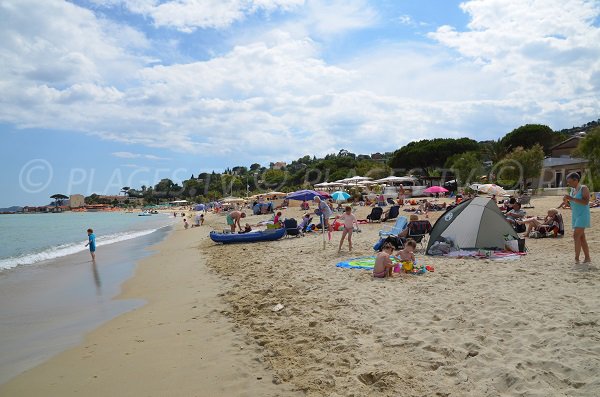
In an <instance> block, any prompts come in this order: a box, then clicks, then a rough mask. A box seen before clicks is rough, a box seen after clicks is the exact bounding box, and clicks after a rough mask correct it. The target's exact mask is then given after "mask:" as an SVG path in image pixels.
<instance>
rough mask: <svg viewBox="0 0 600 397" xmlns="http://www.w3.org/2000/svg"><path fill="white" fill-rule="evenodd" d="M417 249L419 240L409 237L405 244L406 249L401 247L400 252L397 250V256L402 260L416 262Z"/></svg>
mask: <svg viewBox="0 0 600 397" xmlns="http://www.w3.org/2000/svg"><path fill="white" fill-rule="evenodd" d="M415 249H417V242H416V241H415V240H413V239H412V238H409V239H407V240H406V243H405V244H404V249H401V250H399V251H398V252H396V257H397V258H398V259H400V260H401V261H402V262H412V263H415V262H416V259H415Z"/></svg>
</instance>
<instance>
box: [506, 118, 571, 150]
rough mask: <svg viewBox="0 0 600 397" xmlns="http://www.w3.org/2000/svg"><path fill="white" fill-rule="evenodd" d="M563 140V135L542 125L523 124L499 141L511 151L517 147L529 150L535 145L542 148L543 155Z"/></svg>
mask: <svg viewBox="0 0 600 397" xmlns="http://www.w3.org/2000/svg"><path fill="white" fill-rule="evenodd" d="M564 139H565V135H564V134H560V133H557V132H554V131H552V128H550V127H548V126H547V125H542V124H525V125H522V126H521V127H518V128H515V129H514V130H512V131H511V132H509V133H508V134H506V135H505V136H504V137H503V138H502V139H501V140H500V141H501V142H502V144H503V145H504V146H505V147H506V148H508V149H510V150H512V149H515V148H517V147H519V146H521V147H522V148H523V149H529V148H531V147H533V146H534V145H535V144H539V145H541V146H542V147H543V150H544V153H546V154H548V153H550V148H551V147H552V146H554V145H556V144H557V143H559V142H560V141H562V140H564Z"/></svg>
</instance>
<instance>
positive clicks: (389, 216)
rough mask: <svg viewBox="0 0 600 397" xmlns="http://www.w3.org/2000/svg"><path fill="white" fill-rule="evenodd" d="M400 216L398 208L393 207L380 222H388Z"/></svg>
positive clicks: (396, 206) (397, 206)
mask: <svg viewBox="0 0 600 397" xmlns="http://www.w3.org/2000/svg"><path fill="white" fill-rule="evenodd" d="M398 215H400V206H399V205H394V206H393V207H391V208H390V209H389V211H388V213H387V215H386V216H384V218H383V219H382V220H381V221H382V222H385V221H388V220H390V219H396V218H397V217H398Z"/></svg>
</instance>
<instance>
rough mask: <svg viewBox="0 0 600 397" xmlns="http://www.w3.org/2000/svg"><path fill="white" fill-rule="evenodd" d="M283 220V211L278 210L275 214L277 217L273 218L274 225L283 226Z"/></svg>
mask: <svg viewBox="0 0 600 397" xmlns="http://www.w3.org/2000/svg"><path fill="white" fill-rule="evenodd" d="M282 223H283V222H282V220H281V211H277V213H276V214H275V217H274V218H273V225H275V226H277V227H281V225H282Z"/></svg>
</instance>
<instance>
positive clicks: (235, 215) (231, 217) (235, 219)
mask: <svg viewBox="0 0 600 397" xmlns="http://www.w3.org/2000/svg"><path fill="white" fill-rule="evenodd" d="M245 217H246V214H245V213H244V212H241V211H231V212H230V213H229V214H227V224H228V225H229V226H230V227H231V233H235V226H236V225H237V227H238V229H239V230H240V232H241V231H242V225H241V224H240V219H242V218H245Z"/></svg>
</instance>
